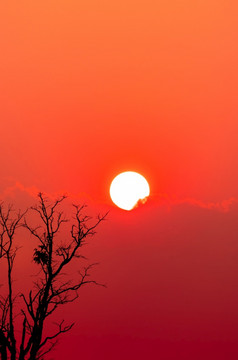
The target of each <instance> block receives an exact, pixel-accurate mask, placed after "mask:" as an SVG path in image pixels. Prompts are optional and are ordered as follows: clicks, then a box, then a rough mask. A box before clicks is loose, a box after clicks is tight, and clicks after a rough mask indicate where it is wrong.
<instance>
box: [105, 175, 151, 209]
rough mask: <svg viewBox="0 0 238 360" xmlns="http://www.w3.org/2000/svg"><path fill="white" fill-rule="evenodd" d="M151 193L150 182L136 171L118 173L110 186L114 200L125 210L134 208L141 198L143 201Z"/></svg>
mask: <svg viewBox="0 0 238 360" xmlns="http://www.w3.org/2000/svg"><path fill="white" fill-rule="evenodd" d="M149 194H150V187H149V184H148V182H147V181H146V179H145V178H144V177H143V176H142V175H140V174H138V173H136V172H134V171H125V172H123V173H121V174H119V175H117V176H116V177H115V178H114V180H113V181H112V183H111V186H110V196H111V199H112V201H113V202H114V204H116V205H117V206H118V207H119V208H121V209H124V210H132V209H133V208H134V207H135V206H136V204H137V203H138V201H139V200H141V201H142V202H143V200H146V198H147V197H148V196H149Z"/></svg>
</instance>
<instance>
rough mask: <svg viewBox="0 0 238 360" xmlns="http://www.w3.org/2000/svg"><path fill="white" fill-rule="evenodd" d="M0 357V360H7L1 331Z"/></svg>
mask: <svg viewBox="0 0 238 360" xmlns="http://www.w3.org/2000/svg"><path fill="white" fill-rule="evenodd" d="M0 355H1V360H7V345H6V339H5V336H4V334H3V333H2V330H0Z"/></svg>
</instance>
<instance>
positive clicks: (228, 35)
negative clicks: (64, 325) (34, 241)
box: [0, 0, 238, 360]
mask: <svg viewBox="0 0 238 360" xmlns="http://www.w3.org/2000/svg"><path fill="white" fill-rule="evenodd" d="M237 13H238V4H237V2H236V1H234V0H230V1H229V0H228V1H221V0H217V1H215V0H212V1H211V0H206V1H205V0H199V1H198V0H195V1H188V0H184V1H175V0H166V1H165V0H163V1H150V0H147V1H145V0H141V1H139V0H137V1H132V0H127V1H125V0H120V1H118V0H114V1H108V0H107V1H105V0H101V1H96V0H88V1H80V0H78V1H76V0H74V1H73V0H68V1H66V0H64V1H63V0H61V1H60V0H57V1H56V0H54V1H51V0H48V1H45V0H43V1H38V0H35V1H25V0H23V1H20V2H19V1H16V0H14V1H2V2H1V4H0V33H1V37H0V49H1V56H0V68H1V81H0V116H1V127H0V129H1V142H0V160H1V174H0V197H1V198H2V199H3V200H6V201H11V202H15V203H16V204H17V205H18V206H20V207H24V206H26V205H28V204H29V203H30V202H33V203H34V202H35V200H34V198H33V197H31V196H30V197H29V194H34V193H36V192H37V191H38V190H41V191H43V192H45V193H47V194H52V195H54V194H61V193H68V194H69V196H71V198H73V199H77V201H78V202H80V200H81V199H83V200H84V201H85V199H86V201H87V202H88V204H89V208H90V207H91V208H92V210H93V211H94V212H95V214H96V213H97V212H99V211H106V210H110V215H109V219H108V221H107V222H106V223H105V224H103V225H102V227H101V229H100V231H99V234H98V236H97V239H96V238H95V241H94V242H93V244H92V245H91V247H89V250H88V251H89V252H90V255H91V257H92V259H93V261H94V260H96V261H99V262H100V263H101V265H100V266H99V267H98V269H97V272H96V273H95V276H98V277H99V278H100V279H103V281H105V282H106V283H108V289H106V290H105V289H98V288H96V289H87V290H85V291H84V293H82V297H81V299H80V301H79V302H77V303H75V304H74V306H73V307H72V309H71V310H69V309H68V311H71V315H70V314H69V316H71V317H72V318H73V319H76V320H77V321H76V322H77V325H76V326H75V328H74V329H73V330H72V331H71V333H70V334H68V335H67V336H65V338H64V339H63V338H62V341H61V342H60V344H59V347H58V350H56V351H55V352H54V353H52V356H51V357H50V356H49V359H50V358H53V359H59V360H61V359H62V360H63V359H65V357H66V354H69V355H67V356H69V358H72V359H73V358H75V359H77V358H79V357H80V356H82V357H83V358H84V359H85V360H91V359H95V358H97V359H103V360H109V359H112V358H113V359H115V360H117V359H122V358H123V359H125V360H127V359H128V360H129V359H130V360H131V359H132V360H134V359H138V360H140V359H144V358H145V357H147V358H150V359H157V358H161V359H163V360H172V359H178V360H180V359H181V360H182V359H183V360H186V359H191V358H192V359H193V360H196V359H205V360H206V359H207V360H208V359H209V360H210V359H216V360H220V359H221V360H222V359H229V360H232V359H237V356H238V350H237V342H238V335H237V334H238V331H237V330H238V329H237V327H238V310H237V303H238V291H237V280H238V279H237V276H238V275H237V274H238V272H237V264H238V248H237V247H238V246H237V240H238V228H237V218H238V206H237V199H238V186H237V183H238V171H237V169H238V160H237V159H238V157H237V153H238V141H237V133H238V122H237V115H238V109H237V90H238V89H237V84H238V75H237V63H238V49H237V41H238V26H237ZM125 170H133V171H138V172H140V173H142V174H143V175H144V176H145V177H146V178H147V180H148V181H149V183H150V185H151V198H150V201H148V203H147V204H146V205H144V206H143V207H141V208H140V209H137V210H135V211H133V212H124V211H123V210H119V209H116V208H115V207H114V206H113V205H112V203H111V201H110V198H109V192H108V190H109V185H110V182H111V181H112V179H113V177H114V176H115V175H117V174H118V173H119V172H121V171H125ZM22 251H23V250H22ZM68 347H69V348H70V350H68Z"/></svg>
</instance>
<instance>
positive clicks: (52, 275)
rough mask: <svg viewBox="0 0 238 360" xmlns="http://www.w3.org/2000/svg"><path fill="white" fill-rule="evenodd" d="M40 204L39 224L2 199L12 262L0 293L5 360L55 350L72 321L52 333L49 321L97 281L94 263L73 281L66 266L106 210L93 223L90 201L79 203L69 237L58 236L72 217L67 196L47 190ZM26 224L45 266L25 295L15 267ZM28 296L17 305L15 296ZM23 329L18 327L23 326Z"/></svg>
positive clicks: (34, 358) (0, 214)
mask: <svg viewBox="0 0 238 360" xmlns="http://www.w3.org/2000/svg"><path fill="white" fill-rule="evenodd" d="M38 197H39V203H38V205H37V206H35V207H32V208H31V209H29V210H31V211H34V212H35V213H36V214H37V215H38V219H39V223H38V225H37V226H32V225H30V223H29V220H28V219H27V217H26V215H27V214H26V212H24V213H21V212H19V213H17V214H16V213H15V212H14V211H13V209H12V207H8V209H7V210H4V204H0V260H1V261H4V260H5V261H6V266H7V292H8V293H7V295H5V296H3V295H1V298H0V355H1V359H2V360H8V359H11V360H26V359H27V360H38V359H43V356H44V355H45V354H47V353H48V352H50V351H51V350H52V348H53V347H54V346H55V344H56V342H57V337H58V336H59V335H60V334H63V333H66V332H68V331H69V330H70V329H71V328H72V327H73V325H74V324H73V323H71V324H65V320H61V321H60V322H59V323H58V325H57V326H58V329H57V331H56V332H55V333H53V334H47V331H45V330H46V329H45V325H46V323H47V320H48V318H49V317H50V315H52V314H53V313H54V312H55V310H56V309H57V308H58V307H59V306H62V305H64V304H67V303H70V302H73V301H74V300H76V299H77V297H78V290H79V289H80V288H81V287H82V286H83V285H85V284H89V283H94V284H98V283H97V282H96V281H94V280H91V279H90V278H89V276H90V274H89V271H90V269H91V268H92V266H93V265H94V264H91V265H88V266H86V267H83V269H82V270H81V271H80V272H79V278H78V279H77V280H75V281H73V280H69V279H68V278H67V277H66V275H65V270H66V269H67V267H68V265H69V264H70V263H71V261H72V260H73V259H75V258H77V259H79V260H80V259H81V260H82V259H85V258H84V256H83V255H82V253H81V251H80V250H81V247H82V246H83V244H85V240H86V239H87V238H89V237H90V236H93V235H94V234H95V229H96V228H97V226H98V225H99V224H100V223H101V222H102V221H103V220H104V219H105V217H106V215H104V216H98V218H97V220H96V221H95V222H94V223H93V224H92V223H91V221H90V220H91V218H90V217H89V216H87V215H83V210H84V207H85V206H77V205H73V206H74V215H73V219H72V223H71V225H70V230H69V234H68V237H67V238H66V239H65V240H61V241H59V239H57V235H58V233H59V230H60V228H61V226H62V224H63V223H66V222H68V220H67V219H66V218H65V216H64V213H63V212H62V211H60V210H59V209H60V205H61V203H62V202H63V201H64V199H65V196H62V197H60V198H58V199H57V200H56V201H54V202H50V201H49V200H48V199H47V198H46V197H45V196H44V195H43V194H42V193H40V194H39V195H38ZM19 227H24V228H25V229H27V231H29V232H30V233H31V235H32V236H33V237H34V238H35V239H36V240H37V245H36V248H35V249H34V254H33V261H34V262H35V263H36V265H37V266H39V267H40V272H39V275H38V276H37V280H36V281H35V282H34V286H33V288H32V289H31V290H30V291H29V292H28V293H27V294H26V293H21V294H15V295H14V293H13V279H12V271H13V266H14V260H15V257H16V253H17V250H18V248H17V247H16V245H15V244H14V243H15V241H14V238H15V234H16V231H17V229H18V228H19ZM17 297H18V298H21V299H22V300H23V304H22V306H20V307H19V306H15V304H16V301H15V300H16V298H17ZM16 314H18V315H19V314H20V315H21V326H20V333H21V336H20V339H19V340H18V341H17V340H16V335H15V332H16V331H15V322H16V316H15V315H16ZM19 318H20V317H18V318H17V319H19ZM18 329H19V326H18Z"/></svg>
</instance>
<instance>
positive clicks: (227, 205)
mask: <svg viewBox="0 0 238 360" xmlns="http://www.w3.org/2000/svg"><path fill="white" fill-rule="evenodd" d="M148 201H149V202H153V203H154V204H155V203H156V204H161V205H164V206H166V207H167V208H168V209H170V208H171V207H173V206H176V205H180V204H188V205H192V206H195V207H199V208H202V209H208V210H217V211H221V212H228V211H229V210H230V209H231V207H232V206H233V205H235V204H237V203H238V199H236V198H234V197H231V198H229V199H225V200H221V201H217V202H212V201H209V202H206V201H202V200H199V199H195V198H192V197H187V198H179V197H176V196H171V195H167V194H159V195H157V196H153V195H152V196H150V198H149V199H148Z"/></svg>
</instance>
